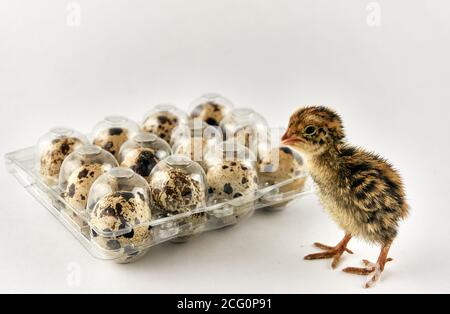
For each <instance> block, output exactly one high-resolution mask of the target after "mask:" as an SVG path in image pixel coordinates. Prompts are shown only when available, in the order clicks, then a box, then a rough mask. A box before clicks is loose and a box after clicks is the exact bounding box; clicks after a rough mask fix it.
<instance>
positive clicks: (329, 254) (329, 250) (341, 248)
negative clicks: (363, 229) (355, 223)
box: [305, 233, 353, 269]
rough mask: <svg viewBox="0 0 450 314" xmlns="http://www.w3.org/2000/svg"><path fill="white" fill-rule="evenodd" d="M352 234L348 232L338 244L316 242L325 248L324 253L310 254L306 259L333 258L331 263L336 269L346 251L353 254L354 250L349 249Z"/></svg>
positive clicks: (318, 245) (321, 247)
mask: <svg viewBox="0 0 450 314" xmlns="http://www.w3.org/2000/svg"><path fill="white" fill-rule="evenodd" d="M351 238H352V236H351V235H350V234H348V233H347V234H346V235H345V237H344V238H343V239H342V240H341V242H339V243H338V244H337V245H336V246H334V247H332V246H328V245H324V244H321V243H314V245H315V246H316V247H318V248H320V249H322V250H325V252H322V253H315V254H309V255H306V256H305V259H306V260H314V259H325V258H332V259H333V262H332V263H331V267H332V268H333V269H334V268H336V266H337V264H338V263H339V260H340V259H341V256H342V254H344V252H347V253H350V254H353V252H352V251H350V250H349V249H347V244H348V242H349V241H350V239H351Z"/></svg>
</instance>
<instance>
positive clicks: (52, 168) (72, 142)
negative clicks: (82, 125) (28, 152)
mask: <svg viewBox="0 0 450 314" xmlns="http://www.w3.org/2000/svg"><path fill="white" fill-rule="evenodd" d="M88 142H89V141H88V139H87V137H86V136H85V135H83V134H82V133H80V132H78V131H75V130H73V129H69V128H64V127H58V128H53V129H51V130H50V131H49V132H48V133H46V134H45V135H43V136H42V137H41V138H40V139H39V141H38V144H37V151H36V169H37V171H38V173H39V175H40V176H41V178H42V179H43V181H44V182H45V183H46V184H48V185H56V184H58V179H59V172H60V169H61V165H62V163H63V161H64V159H65V158H66V157H67V156H68V155H69V154H70V153H72V152H73V151H75V150H76V149H77V148H79V147H81V146H82V145H84V144H88Z"/></svg>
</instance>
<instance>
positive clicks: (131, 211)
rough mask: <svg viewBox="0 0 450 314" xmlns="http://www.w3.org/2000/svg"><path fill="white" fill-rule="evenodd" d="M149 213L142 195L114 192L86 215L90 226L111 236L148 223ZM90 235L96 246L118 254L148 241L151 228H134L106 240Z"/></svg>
mask: <svg viewBox="0 0 450 314" xmlns="http://www.w3.org/2000/svg"><path fill="white" fill-rule="evenodd" d="M151 215H152V214H151V210H150V207H149V206H148V204H147V202H146V201H145V198H144V195H142V194H140V193H137V196H135V194H133V193H131V192H114V193H112V194H108V195H106V196H105V197H103V198H102V199H101V200H100V201H99V202H98V203H97V204H96V206H95V208H94V210H93V211H92V212H91V214H90V224H91V226H93V227H95V228H96V229H97V230H100V231H102V232H115V231H120V230H123V229H124V228H126V225H127V224H129V225H130V226H136V225H139V224H141V223H143V222H148V221H150V220H151ZM91 235H92V238H93V240H94V241H96V243H97V244H98V245H99V246H100V247H102V248H104V249H107V250H119V249H121V248H124V247H126V246H129V245H142V244H145V243H146V242H148V241H151V239H152V235H151V228H149V227H148V226H141V227H139V226H137V227H133V229H132V230H131V231H130V232H129V233H126V234H123V235H120V236H117V237H114V238H108V237H102V236H101V235H99V234H98V233H97V232H96V231H95V230H94V229H92V230H91Z"/></svg>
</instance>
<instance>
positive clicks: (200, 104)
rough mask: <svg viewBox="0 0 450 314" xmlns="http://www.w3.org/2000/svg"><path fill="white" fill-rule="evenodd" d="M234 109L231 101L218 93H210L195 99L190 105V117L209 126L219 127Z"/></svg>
mask: <svg viewBox="0 0 450 314" xmlns="http://www.w3.org/2000/svg"><path fill="white" fill-rule="evenodd" d="M232 109H233V104H232V103H231V101H229V100H228V99H226V98H225V97H223V96H221V95H220V94H217V93H208V94H204V95H203V96H201V97H199V98H197V99H195V100H194V101H193V102H192V103H191V105H190V113H191V114H190V117H191V118H192V119H195V118H199V119H201V120H202V121H204V122H205V123H207V124H208V125H212V126H219V125H220V122H221V121H222V119H223V118H224V117H225V116H226V115H227V114H228V113H229V112H230V111H231V110H232Z"/></svg>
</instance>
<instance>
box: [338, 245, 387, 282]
mask: <svg viewBox="0 0 450 314" xmlns="http://www.w3.org/2000/svg"><path fill="white" fill-rule="evenodd" d="M389 247H390V245H388V246H384V247H383V248H382V249H381V253H380V256H379V257H378V260H377V262H376V263H372V262H369V261H368V260H365V259H364V260H363V261H362V262H363V264H364V266H365V267H362V268H360V267H347V268H344V269H343V270H342V271H344V272H346V273H349V274H354V275H362V276H368V278H367V281H366V283H365V285H364V287H365V288H371V287H373V286H374V285H375V284H376V283H377V282H378V281H379V280H380V278H381V273H382V272H383V270H384V267H385V265H386V263H388V262H391V261H392V260H393V259H392V258H390V257H387V254H388V251H389Z"/></svg>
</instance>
